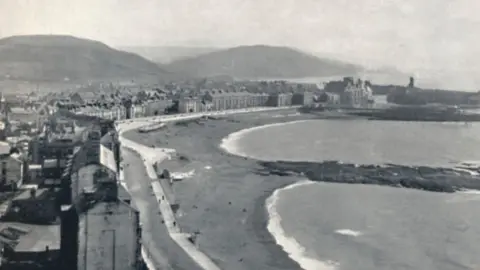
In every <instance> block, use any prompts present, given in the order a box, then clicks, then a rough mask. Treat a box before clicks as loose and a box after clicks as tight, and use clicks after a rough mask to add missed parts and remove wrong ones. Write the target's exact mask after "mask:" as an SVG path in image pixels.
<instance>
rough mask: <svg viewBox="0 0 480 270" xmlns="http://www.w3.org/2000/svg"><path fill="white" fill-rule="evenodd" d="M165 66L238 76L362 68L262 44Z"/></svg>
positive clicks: (202, 73) (335, 72)
mask: <svg viewBox="0 0 480 270" xmlns="http://www.w3.org/2000/svg"><path fill="white" fill-rule="evenodd" d="M166 68H167V69H169V70H170V71H174V72H179V73H183V74H189V75H192V76H196V77H207V76H216V75H229V76H232V77H235V78H242V79H247V78H248V79H254V78H305V77H320V76H336V75H353V74H356V73H357V72H359V71H361V70H362V68H361V67H359V66H355V65H352V64H347V63H342V62H339V61H334V60H328V59H321V58H318V57H315V56H313V55H310V54H307V53H303V52H301V51H298V50H295V49H292V48H287V47H274V46H264V45H256V46H241V47H235V48H231V49H226V50H220V51H215V52H211V53H207V54H203V55H200V56H197V57H192V58H188V59H183V60H178V61H174V62H172V63H170V64H169V65H166Z"/></svg>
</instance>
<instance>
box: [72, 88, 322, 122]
mask: <svg viewBox="0 0 480 270" xmlns="http://www.w3.org/2000/svg"><path fill="white" fill-rule="evenodd" d="M136 100H138V99H132V100H128V101H124V102H122V103H120V104H112V106H110V105H108V104H105V103H95V104H86V105H82V106H78V105H77V106H70V107H69V108H68V109H69V110H70V111H72V112H74V113H76V114H82V115H89V116H95V117H100V118H104V119H130V118H138V117H145V116H155V115H161V114H164V113H165V112H166V111H167V110H168V109H169V108H172V107H173V108H175V110H174V112H178V113H188V112H192V113H193V112H206V111H222V110H229V109H241V108H250V107H264V106H270V107H282V106H292V105H307V104H310V103H311V102H313V93H312V92H304V93H274V94H266V93H251V92H247V91H236V90H233V91H228V90H203V91H200V92H199V93H194V94H190V95H185V94H182V95H179V96H177V97H173V99H165V98H153V99H152V98H146V99H145V100H144V101H143V102H135V101H136Z"/></svg>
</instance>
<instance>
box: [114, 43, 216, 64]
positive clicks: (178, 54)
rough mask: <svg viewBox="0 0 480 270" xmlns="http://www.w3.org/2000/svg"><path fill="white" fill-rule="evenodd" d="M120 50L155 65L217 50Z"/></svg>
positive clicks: (167, 47) (141, 48)
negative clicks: (136, 55) (138, 56)
mask: <svg viewBox="0 0 480 270" xmlns="http://www.w3.org/2000/svg"><path fill="white" fill-rule="evenodd" d="M119 49H120V50H123V51H127V52H131V53H135V54H138V55H140V56H142V57H145V58H146V59H148V60H150V61H153V62H155V63H162V64H168V63H171V62H173V61H176V60H182V59H185V58H189V57H195V56H198V55H201V54H206V53H210V52H213V51H216V50H218V49H217V48H209V47H180V46H158V47H155V46H151V47H142V46H130V47H120V48H119Z"/></svg>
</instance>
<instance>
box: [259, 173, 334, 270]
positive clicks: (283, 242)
mask: <svg viewBox="0 0 480 270" xmlns="http://www.w3.org/2000/svg"><path fill="white" fill-rule="evenodd" d="M312 183H314V182H311V181H308V180H307V181H301V182H297V183H295V184H292V185H289V186H287V187H285V188H282V189H277V190H275V191H274V192H273V194H272V195H271V196H270V197H269V198H268V199H267V203H266V207H267V211H268V216H269V219H268V225H267V229H268V231H269V232H270V234H271V235H272V236H273V238H274V239H275V241H276V242H277V244H278V245H280V246H281V247H282V248H283V250H284V251H285V252H286V253H287V254H288V256H289V257H290V258H291V259H292V260H294V261H296V262H297V263H298V264H299V265H300V267H302V268H303V269H305V270H333V269H336V267H335V264H334V263H329V262H322V261H319V260H316V259H313V258H309V257H307V256H306V255H305V248H304V247H303V246H302V245H300V244H299V243H298V242H297V241H296V240H295V239H294V238H293V237H290V236H288V235H287V234H286V233H285V231H284V230H283V228H282V225H281V221H282V218H281V217H280V215H279V213H278V211H277V204H278V199H279V196H280V193H281V192H282V191H285V190H288V189H292V188H295V187H298V186H302V185H309V184H312Z"/></svg>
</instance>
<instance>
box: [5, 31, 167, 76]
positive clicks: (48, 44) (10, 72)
mask: <svg viewBox="0 0 480 270" xmlns="http://www.w3.org/2000/svg"><path fill="white" fill-rule="evenodd" d="M167 75H168V72H166V71H164V70H163V69H162V68H161V67H160V66H158V65H157V64H155V63H153V62H150V61H148V60H146V59H145V58H142V57H140V56H138V55H136V54H133V53H128V52H124V51H119V50H115V49H113V48H110V47H108V46H107V45H105V44H103V43H100V42H97V41H92V40H87V39H80V38H75V37H72V36H57V35H34V36H13V37H8V38H3V39H0V79H2V77H3V78H8V79H10V80H25V81H36V80H39V81H59V80H62V81H63V80H65V81H82V80H97V79H118V78H122V79H128V80H129V79H133V78H140V77H148V76H152V77H161V76H167Z"/></svg>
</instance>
